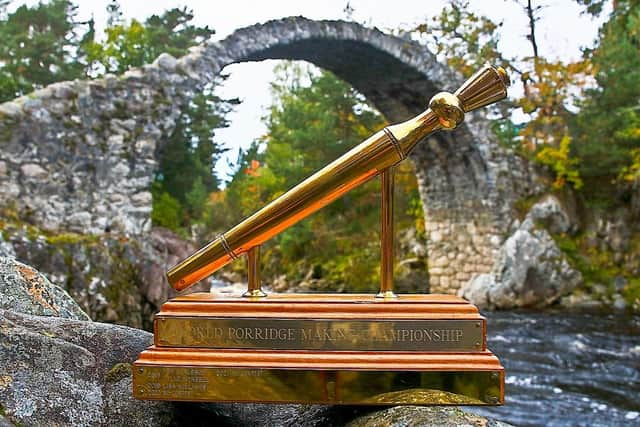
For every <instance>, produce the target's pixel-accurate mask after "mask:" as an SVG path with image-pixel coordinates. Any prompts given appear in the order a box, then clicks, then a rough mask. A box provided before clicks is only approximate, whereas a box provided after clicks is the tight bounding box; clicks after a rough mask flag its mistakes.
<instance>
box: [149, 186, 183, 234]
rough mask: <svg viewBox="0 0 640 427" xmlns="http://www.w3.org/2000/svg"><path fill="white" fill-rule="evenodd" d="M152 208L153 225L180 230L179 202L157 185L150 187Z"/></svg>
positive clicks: (180, 213)
mask: <svg viewBox="0 0 640 427" xmlns="http://www.w3.org/2000/svg"><path fill="white" fill-rule="evenodd" d="M152 189H153V191H152V193H153V209H152V211H151V221H152V222H153V224H154V225H159V226H161V227H166V228H169V229H171V230H180V225H181V224H180V217H181V215H182V212H181V205H180V202H179V201H177V200H176V199H174V198H173V197H171V196H170V195H169V193H166V192H162V191H161V189H159V188H157V186H153V187H152Z"/></svg>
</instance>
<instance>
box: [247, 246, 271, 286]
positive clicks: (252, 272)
mask: <svg viewBox="0 0 640 427" xmlns="http://www.w3.org/2000/svg"><path fill="white" fill-rule="evenodd" d="M247 272H248V273H249V274H248V280H247V292H245V293H244V294H243V295H242V296H243V297H254V298H261V297H266V296H267V294H266V293H265V292H264V291H263V290H262V288H261V282H260V246H254V247H253V248H251V249H249V250H248V251H247Z"/></svg>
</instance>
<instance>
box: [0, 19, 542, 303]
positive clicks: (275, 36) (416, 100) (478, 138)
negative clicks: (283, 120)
mask: <svg viewBox="0 0 640 427" xmlns="http://www.w3.org/2000/svg"><path fill="white" fill-rule="evenodd" d="M264 59H297V60H306V61H309V62H311V63H313V64H315V65H317V66H319V67H322V68H324V69H328V70H330V71H332V72H333V73H335V74H336V75H337V76H339V77H340V78H342V79H343V80H345V81H347V82H349V83H350V84H351V85H353V86H354V87H355V88H356V89H357V90H359V91H360V92H361V93H363V94H364V95H365V96H366V97H367V98H368V99H369V100H370V101H371V102H372V103H373V104H374V105H375V106H376V107H377V108H378V110H379V111H380V112H381V113H382V114H384V116H385V117H386V118H387V119H388V120H389V121H390V122H397V121H402V120H405V119H407V118H409V117H410V116H413V115H415V114H417V113H419V112H421V111H423V110H424V109H425V107H426V103H427V101H428V99H429V98H430V97H431V95H433V94H434V93H436V92H438V91H440V90H450V91H452V90H454V89H456V88H457V86H458V85H459V84H460V83H461V81H462V79H461V76H459V75H457V74H455V73H454V72H452V71H451V70H450V69H449V68H447V67H446V66H445V65H443V64H441V63H438V62H437V60H436V58H435V57H434V55H433V54H432V53H431V52H429V51H428V50H427V49H426V48H425V47H424V46H421V45H419V44H417V43H414V42H411V41H408V40H405V39H401V38H398V37H394V36H391V35H387V34H384V33H382V32H380V31H379V30H377V29H371V28H365V27H363V26H361V25H359V24H356V23H352V22H341V21H312V20H308V19H305V18H302V17H296V18H285V19H281V20H277V21H271V22H267V23H265V24H261V25H254V26H251V27H247V28H243V29H239V30H237V31H236V32H234V33H233V34H231V35H230V36H229V37H227V38H226V39H224V40H222V41H219V42H207V43H204V44H202V45H200V46H196V47H193V48H191V49H190V51H189V53H188V54H187V55H186V56H184V57H182V58H179V59H175V58H173V57H171V56H169V55H167V54H163V55H161V56H160V57H159V58H158V59H157V60H156V61H155V62H154V63H152V64H149V65H146V66H144V67H142V68H140V69H134V70H130V71H128V72H126V73H125V74H124V75H122V76H111V75H108V76H105V77H104V78H102V79H98V80H90V81H73V82H61V83H56V84H53V85H50V86H47V87H45V88H43V89H41V90H38V91H36V92H34V93H32V94H29V95H27V96H24V97H21V98H18V99H16V100H14V101H11V102H7V103H4V104H1V105H0V147H1V150H0V207H5V208H10V209H12V210H14V211H17V212H18V213H19V215H20V217H21V218H23V219H26V220H28V221H31V222H33V223H35V224H37V225H38V226H39V227H42V228H44V229H47V230H51V231H59V230H69V231H76V232H81V233H103V232H104V231H105V230H107V229H108V230H111V231H112V232H113V231H117V232H121V233H126V234H129V235H140V234H144V233H145V232H146V231H148V230H149V228H150V212H151V194H150V193H149V191H148V189H149V186H150V184H151V181H152V179H153V173H154V170H155V168H156V165H157V159H156V156H157V152H158V148H159V145H160V144H161V143H162V141H163V135H167V134H169V133H170V132H171V131H172V129H173V127H174V125H175V121H176V119H177V118H178V116H179V114H180V110H181V108H182V107H183V106H184V105H186V104H187V103H188V102H189V100H190V99H191V98H192V97H193V96H194V94H196V93H197V92H198V91H199V90H200V89H201V88H202V87H203V86H204V85H206V84H207V83H208V82H211V81H212V79H214V78H215V76H216V75H218V74H219V73H220V72H221V70H222V69H223V68H224V67H225V66H226V65H229V64H233V63H239V62H246V61H260V60H264ZM481 114H482V113H481V112H476V113H472V114H469V115H468V116H467V119H466V121H465V123H464V125H463V126H461V127H460V128H458V129H457V130H456V131H455V132H453V133H446V134H445V133H440V134H439V135H437V136H435V137H432V138H431V139H430V140H428V141H425V142H423V143H422V144H420V145H419V146H418V148H417V149H416V151H415V152H414V153H413V155H412V158H413V161H414V163H415V166H416V171H417V176H418V182H419V187H420V193H421V197H422V200H423V204H424V207H425V219H426V229H427V237H428V246H427V249H428V251H429V269H430V275H431V290H432V291H442V292H454V291H455V290H456V289H458V288H459V287H460V286H461V285H462V284H464V283H465V282H466V281H467V280H468V279H469V278H470V277H471V275H472V274H473V273H482V272H486V271H488V270H490V268H491V267H492V265H493V261H494V258H495V256H496V254H497V250H498V248H499V245H500V244H501V242H502V241H503V240H504V238H505V235H506V232H507V230H508V227H509V224H510V222H511V218H512V214H511V206H512V203H513V201H514V200H515V199H516V198H517V197H520V196H521V195H523V194H525V192H526V191H527V189H528V188H530V187H531V185H530V184H531V183H530V182H529V178H528V177H529V176H530V175H529V173H528V172H527V171H526V170H525V169H524V167H525V166H524V165H523V164H521V162H520V161H519V160H518V159H517V158H516V157H515V156H512V155H510V154H509V153H508V152H506V151H505V150H504V149H503V148H501V147H500V146H499V145H498V144H497V141H496V140H495V138H494V137H493V136H492V134H491V132H490V131H489V130H488V128H487V122H486V121H485V120H484V119H483V117H482V116H481Z"/></svg>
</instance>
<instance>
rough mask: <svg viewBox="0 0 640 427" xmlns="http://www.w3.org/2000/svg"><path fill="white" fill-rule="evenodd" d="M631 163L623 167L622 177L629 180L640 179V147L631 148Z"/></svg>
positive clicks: (637, 180)
mask: <svg viewBox="0 0 640 427" xmlns="http://www.w3.org/2000/svg"><path fill="white" fill-rule="evenodd" d="M630 155H631V164H630V165H629V166H625V167H624V168H622V171H621V172H620V179H622V180H624V181H628V182H639V181H640V148H635V149H633V150H631V152H630Z"/></svg>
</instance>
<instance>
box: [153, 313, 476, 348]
mask: <svg viewBox="0 0 640 427" xmlns="http://www.w3.org/2000/svg"><path fill="white" fill-rule="evenodd" d="M482 326H483V325H482V322H481V321H480V320H395V321H394V320H379V321H378V320H304V319H252V318H244V319H233V320H230V319H225V318H197V317H171V318H159V319H158V320H157V324H156V345H158V346H159V347H163V346H165V347H166V346H181V347H202V348H255V349H259V348H266V349H286V350H294V349H303V350H304V349H320V350H347V351H348V350H372V351H384V350H389V351H390V350H395V351H481V350H484V338H483V327H482Z"/></svg>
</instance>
